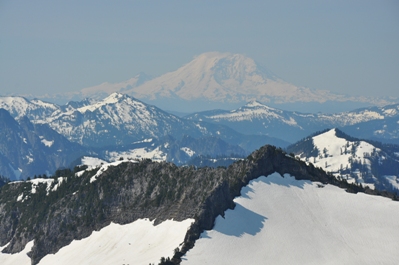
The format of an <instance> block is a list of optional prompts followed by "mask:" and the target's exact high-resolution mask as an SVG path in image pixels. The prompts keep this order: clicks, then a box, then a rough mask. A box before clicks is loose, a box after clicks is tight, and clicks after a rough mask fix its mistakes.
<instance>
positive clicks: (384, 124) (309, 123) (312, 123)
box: [185, 101, 399, 143]
mask: <svg viewBox="0 0 399 265" xmlns="http://www.w3.org/2000/svg"><path fill="white" fill-rule="evenodd" d="M185 118H186V119H189V120H197V121H205V122H211V123H215V124H222V125H226V126H229V127H230V128H232V129H234V130H236V131H238V132H240V133H243V134H257V135H268V136H271V137H278V138H280V139H283V140H285V141H288V142H295V141H298V140H300V139H301V138H304V137H306V136H308V135H309V134H311V133H314V132H315V131H320V130H324V129H326V128H332V127H339V128H340V129H341V130H343V131H345V132H347V133H351V135H353V136H356V137H361V138H368V139H374V140H381V141H384V142H391V143H396V142H397V143H399V123H398V121H399V104H395V105H387V106H383V107H369V108H362V109H357V110H353V111H348V112H341V113H335V114H326V113H301V112H295V111H285V110H280V109H276V108H271V107H269V106H267V105H265V104H262V103H260V102H259V101H251V102H249V103H247V104H246V105H244V106H242V107H240V108H238V109H235V110H231V111H227V110H211V111H203V112H198V113H193V114H190V115H188V116H186V117H185Z"/></svg>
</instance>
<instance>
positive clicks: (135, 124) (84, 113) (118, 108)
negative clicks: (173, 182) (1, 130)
mask: <svg viewBox="0 0 399 265" xmlns="http://www.w3.org/2000/svg"><path fill="white" fill-rule="evenodd" d="M0 108H3V109H5V110H7V111H8V112H9V113H10V114H8V115H10V117H11V118H10V117H9V118H7V119H6V120H7V122H6V123H7V124H8V126H14V125H11V124H17V125H18V126H19V127H18V126H17V125H15V126H16V127H15V128H19V129H16V130H15V132H14V134H15V135H22V134H24V133H27V132H26V130H25V132H23V130H22V129H21V128H20V125H19V124H20V123H21V122H25V123H27V122H29V123H31V126H30V127H32V126H33V127H32V128H33V129H29V130H30V131H29V133H35V134H36V136H37V137H39V139H41V138H43V139H42V140H43V141H42V142H46V143H50V142H51V141H53V140H51V139H50V138H48V137H47V138H48V139H47V138H46V137H45V135H44V133H42V132H41V131H38V130H39V128H47V130H48V131H51V134H52V135H53V136H52V137H53V138H54V139H63V140H60V144H61V142H62V144H61V145H63V146H65V145H69V144H66V142H65V141H67V142H70V143H74V146H75V147H74V148H78V149H79V150H80V151H79V152H77V153H76V154H74V155H73V156H71V155H70V154H66V157H68V158H69V159H64V160H62V159H61V160H57V159H55V158H56V157H58V156H57V150H56V149H54V148H47V149H45V150H46V151H45V152H47V154H48V152H52V153H51V155H52V156H53V157H54V159H55V160H54V159H50V158H49V157H48V156H46V159H47V160H49V161H52V162H51V163H49V164H52V165H53V166H52V167H48V166H46V167H45V166H40V167H39V166H34V165H35V164H31V163H27V161H28V160H27V161H24V160H21V159H19V160H18V161H19V162H18V163H17V162H16V161H17V160H13V162H12V163H11V162H10V161H9V160H7V159H10V157H8V155H10V154H9V151H8V153H7V152H5V151H4V152H3V153H2V154H3V155H4V154H7V155H6V157H8V158H7V159H3V165H5V166H3V167H2V168H3V170H2V171H0V175H1V174H3V175H5V176H10V177H11V179H19V178H26V177H27V176H32V175H33V174H43V173H46V172H47V173H51V172H54V170H55V169H57V168H56V167H69V166H71V163H74V161H75V160H76V159H77V158H78V157H81V156H82V155H88V156H94V157H98V158H100V159H104V160H106V161H114V160H116V159H118V158H119V157H122V156H123V157H130V158H135V159H137V158H150V159H155V160H164V161H171V162H174V163H176V164H179V165H180V164H185V163H188V162H189V161H190V160H192V162H194V161H197V163H200V164H203V163H206V164H208V165H209V161H208V162H206V161H205V160H203V159H205V158H206V157H208V158H215V157H216V156H218V157H226V156H230V155H233V158H234V159H235V158H241V157H245V156H246V155H247V154H248V153H250V152H252V151H253V150H255V149H257V148H259V147H260V146H262V145H264V144H272V145H275V146H279V147H283V148H284V147H286V146H288V145H289V144H290V143H294V142H296V141H298V140H300V139H301V138H304V137H307V136H308V135H310V134H312V133H314V132H315V131H321V130H324V129H326V128H335V127H338V128H340V129H341V130H342V131H344V132H345V133H347V134H349V135H351V136H353V137H359V138H364V139H370V140H378V141H382V142H385V143H398V142H399V124H398V119H399V105H388V106H385V107H371V108H364V109H359V110H355V111H350V112H343V113H337V114H323V113H317V114H308V113H300V112H290V111H283V110H279V109H275V108H271V107H268V106H266V105H264V104H262V103H259V102H257V101H252V102H249V103H248V104H246V105H245V106H242V107H240V108H238V109H236V110H232V111H225V110H213V111H206V112H199V113H194V114H191V115H189V116H187V117H184V118H180V117H177V116H175V115H172V114H170V113H168V112H165V111H163V110H161V109H159V108H157V107H155V106H153V105H148V104H146V103H144V102H142V101H140V100H137V99H135V98H132V97H130V96H128V95H124V94H120V93H113V94H111V95H110V96H108V97H107V98H105V99H101V100H95V99H85V100H82V101H71V102H68V103H67V104H65V105H57V104H53V103H47V102H44V101H41V100H28V99H25V98H23V97H0ZM3 116H4V117H6V116H7V115H6V114H4V115H3ZM5 126H6V125H5ZM18 130H19V131H18ZM40 130H43V129H40ZM48 134H49V133H48ZM40 137H41V138H40ZM25 138H26V139H28V138H27V137H25ZM53 138H52V139H53ZM188 139H189V140H188ZM0 140H1V141H2V142H3V145H5V146H8V147H7V148H5V149H4V150H6V149H7V150H8V149H10V148H11V147H10V146H9V145H12V144H13V143H12V142H10V141H8V140H7V137H3V138H1V139H0ZM54 141H58V140H54ZM53 144H54V146H57V144H55V142H54V143H53ZM48 145H49V144H48ZM35 146H37V147H40V148H42V149H43V148H45V147H46V145H44V144H41V145H35ZM78 146H79V147H78ZM26 148H28V149H29V150H36V151H35V152H37V151H38V149H35V148H33V149H32V148H30V147H28V146H26ZM40 148H39V149H40ZM74 148H72V149H71V150H75V149H74ZM14 151H15V150H14ZM29 152H30V153H32V156H29V155H26V154H25V153H27V154H29ZM40 152H42V151H40ZM65 152H66V153H68V150H67V149H65ZM33 153H34V152H32V151H24V152H21V153H18V154H16V156H18V157H34V156H35V155H33ZM200 156H201V157H202V158H201V159H200V160H198V159H195V158H196V157H200ZM43 159H44V158H43ZM36 160H38V159H36ZM60 161H62V163H61V162H60ZM75 162H76V161H75ZM76 163H77V162H76ZM212 163H213V162H212ZM217 164H218V163H215V165H217ZM222 164H223V163H222ZM9 165H11V166H9ZM21 165H24V166H21ZM27 165H30V166H29V167H27ZM23 168H25V170H24V169H23ZM28 168H31V169H29V170H28ZM33 168H41V173H40V172H38V171H37V170H33ZM6 169H7V170H6ZM12 172H14V173H12ZM18 172H20V173H21V172H24V173H23V174H22V175H21V174H20V173H18Z"/></svg>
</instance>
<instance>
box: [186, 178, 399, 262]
mask: <svg viewBox="0 0 399 265" xmlns="http://www.w3.org/2000/svg"><path fill="white" fill-rule="evenodd" d="M234 201H235V203H236V204H237V206H236V208H235V209H234V210H227V211H226V213H225V218H222V217H221V216H219V217H217V219H216V222H215V227H214V228H213V229H212V230H210V231H205V232H204V233H202V234H201V238H200V239H199V240H197V242H196V243H195V247H194V248H193V249H191V250H190V251H189V252H188V253H187V254H186V255H185V256H184V257H183V262H182V265H196V264H219V265H223V264H398V262H399V251H397V249H398V247H399V241H398V238H399V223H398V222H397V220H399V219H398V218H399V203H398V202H394V201H391V200H390V199H387V198H383V197H377V196H371V195H366V194H361V193H359V194H350V193H347V192H345V191H344V190H342V189H340V188H338V187H335V186H332V185H326V186H325V187H323V188H320V187H318V184H317V183H312V182H310V181H297V180H295V179H294V178H293V177H291V176H288V175H285V176H284V178H283V177H281V175H279V174H278V173H274V174H272V175H270V176H268V177H264V176H262V177H259V178H258V179H256V180H253V181H251V182H250V184H249V185H248V186H247V187H244V188H243V189H242V190H241V197H238V198H236V199H235V200H234Z"/></svg>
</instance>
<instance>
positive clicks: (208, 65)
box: [36, 52, 393, 113]
mask: <svg viewBox="0 0 399 265" xmlns="http://www.w3.org/2000/svg"><path fill="white" fill-rule="evenodd" d="M114 92H118V93H124V94H127V95H130V96H133V97H135V98H138V99H140V100H142V101H145V102H147V103H149V104H153V105H157V106H158V107H161V108H163V109H169V110H174V111H181V112H186V113H190V112H193V111H203V110H209V109H215V108H225V109H231V108H236V107H238V106H242V105H244V104H245V103H247V102H249V101H251V100H258V101H260V102H264V103H267V104H269V105H270V104H272V105H275V106H278V105H281V104H287V103H290V104H293V103H298V104H296V105H295V106H297V108H296V110H301V111H310V106H311V105H312V104H315V106H317V107H318V109H319V110H320V109H323V106H327V105H328V107H329V108H333V107H334V106H335V112H337V111H339V109H340V108H341V107H342V106H343V105H345V108H346V109H347V108H348V107H351V108H353V105H355V106H359V105H362V106H369V105H380V106H381V105H387V104H389V103H393V102H392V101H390V100H385V99H376V98H367V97H358V96H357V97H354V96H347V95H337V94H333V93H331V92H329V91H326V90H317V89H310V88H306V87H298V86H295V85H294V84H290V83H288V82H286V81H284V80H282V79H281V78H279V77H277V76H276V75H275V74H273V73H272V72H271V71H269V70H267V69H266V68H265V67H263V66H261V65H259V64H258V63H256V62H255V61H254V60H253V59H251V58H248V57H246V56H244V55H242V54H231V53H220V52H208V53H203V54H201V55H199V56H197V57H195V58H194V59H193V60H192V61H191V62H189V63H187V64H186V65H184V66H182V67H180V68H179V69H177V70H176V71H172V72H169V73H166V74H164V75H161V76H159V77H156V78H151V77H150V76H148V75H146V74H144V73H139V74H138V75H136V76H135V77H133V78H131V79H129V80H127V81H124V82H120V83H114V84H111V83H103V84H100V85H97V86H93V87H88V88H84V89H82V90H80V91H78V92H71V93H65V94H60V95H45V96H41V97H40V98H41V99H44V100H47V101H51V102H58V103H60V102H61V101H63V102H62V104H64V103H65V100H74V101H80V100H82V99H84V98H87V97H89V98H95V99H103V98H105V97H107V96H108V95H110V94H112V93H114ZM36 96H37V95H36ZM303 103H306V104H303Z"/></svg>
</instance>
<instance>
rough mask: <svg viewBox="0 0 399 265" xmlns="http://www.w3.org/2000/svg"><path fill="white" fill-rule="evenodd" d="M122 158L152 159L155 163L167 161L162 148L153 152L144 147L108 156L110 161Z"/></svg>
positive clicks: (110, 153)
mask: <svg viewBox="0 0 399 265" xmlns="http://www.w3.org/2000/svg"><path fill="white" fill-rule="evenodd" d="M121 157H123V158H124V159H138V160H140V159H151V160H153V161H166V154H165V153H164V152H163V151H162V150H161V148H160V147H157V148H155V149H153V150H151V149H150V148H145V147H143V148H136V149H130V150H127V151H121V152H116V151H113V152H109V153H108V154H107V158H108V159H109V161H117V160H119V159H120V158H121Z"/></svg>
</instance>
